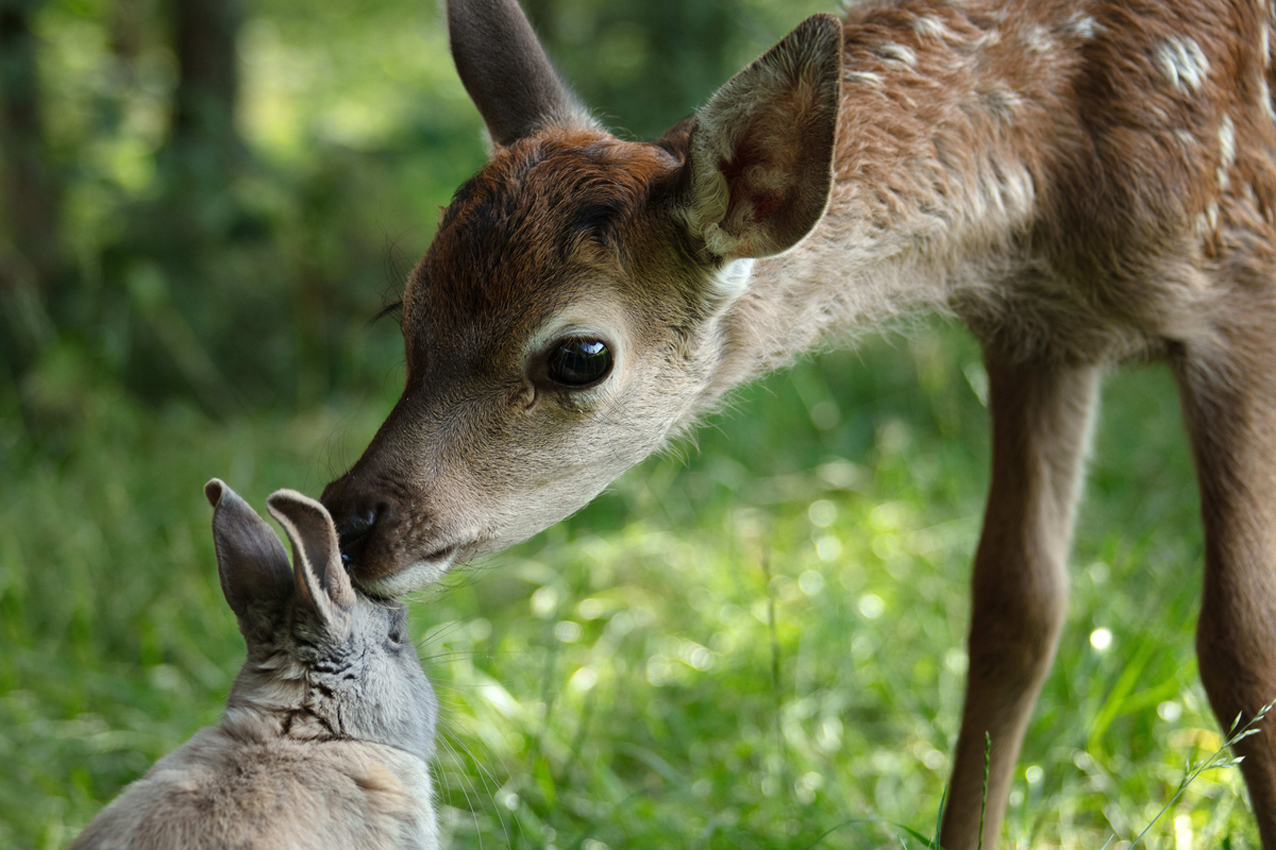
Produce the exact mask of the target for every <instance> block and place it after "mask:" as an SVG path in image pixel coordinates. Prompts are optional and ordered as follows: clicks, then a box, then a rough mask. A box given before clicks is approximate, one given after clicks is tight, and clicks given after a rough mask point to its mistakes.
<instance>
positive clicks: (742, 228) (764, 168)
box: [679, 15, 842, 261]
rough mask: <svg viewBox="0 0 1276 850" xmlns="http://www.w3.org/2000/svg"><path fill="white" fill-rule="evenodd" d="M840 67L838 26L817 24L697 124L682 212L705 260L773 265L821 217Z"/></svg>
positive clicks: (822, 19)
mask: <svg viewBox="0 0 1276 850" xmlns="http://www.w3.org/2000/svg"><path fill="white" fill-rule="evenodd" d="M841 65H842V25H841V23H840V22H839V21H838V19H837V18H836V17H834V16H833V15H815V16H814V17H811V18H808V19H807V20H805V21H803V22H802V23H801V24H799V25H798V27H797V29H795V30H793V32H791V33H789V34H788V35H787V36H786V37H785V38H784V40H783V41H781V42H780V43H779V44H777V45H776V46H775V47H773V48H771V49H770V50H769V51H767V52H766V53H765V54H763V56H762V57H761V58H759V59H758V60H757V61H755V62H754V63H753V64H752V65H750V66H749V67H747V68H745V69H744V70H743V71H741V72H740V73H739V74H737V75H736V76H735V77H733V78H732V79H731V80H730V81H729V82H728V83H727V84H726V85H724V86H723V87H722V88H721V89H719V90H718V92H717V93H716V94H715V95H714V96H713V97H712V98H711V99H710V100H709V102H708V104H706V105H705V106H704V108H702V109H701V110H700V111H699V112H698V113H697V114H696V118H695V122H694V125H693V127H692V129H691V137H690V140H689V150H688V157H687V164H686V165H685V166H684V167H685V168H686V169H687V171H686V173H685V174H684V177H683V181H682V186H683V189H682V192H681V197H680V198H679V207H680V213H681V216H682V218H683V221H684V223H685V225H686V227H687V229H688V230H689V231H691V234H692V236H694V237H696V238H697V239H698V240H700V241H701V244H703V246H704V248H705V250H706V251H707V252H708V253H709V254H710V255H712V256H713V257H715V258H717V259H719V260H721V261H727V260H733V259H741V258H746V257H769V256H774V255H775V254H779V253H782V252H784V251H786V250H788V249H789V248H792V247H793V246H794V245H796V244H797V243H798V242H799V241H800V240H801V239H802V237H804V236H806V234H808V233H809V232H810V231H811V229H812V228H813V227H815V225H816V223H817V222H818V221H819V220H820V218H821V216H823V215H824V210H825V208H826V207H827V206H828V200H829V191H830V188H831V186H832V180H833V178H832V175H833V146H834V142H835V140H836V137H837V117H838V104H839V101H840V89H841V86H840V77H841Z"/></svg>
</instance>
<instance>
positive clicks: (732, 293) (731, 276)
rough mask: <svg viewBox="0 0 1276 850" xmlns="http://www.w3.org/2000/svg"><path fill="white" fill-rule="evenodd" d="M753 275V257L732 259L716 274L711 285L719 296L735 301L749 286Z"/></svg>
mask: <svg viewBox="0 0 1276 850" xmlns="http://www.w3.org/2000/svg"><path fill="white" fill-rule="evenodd" d="M752 276H753V260H752V259H749V258H745V259H742V260H732V261H731V262H729V263H727V264H726V265H725V266H723V267H722V270H721V271H719V272H718V273H717V274H716V275H715V276H714V278H713V281H712V282H711V283H710V286H711V287H712V288H713V291H714V293H716V294H717V295H718V296H720V297H722V298H725V299H726V300H727V301H734V300H735V299H737V298H739V297H740V296H741V295H743V294H744V291H745V290H746V289H748V288H749V279H750V278H751V277H752Z"/></svg>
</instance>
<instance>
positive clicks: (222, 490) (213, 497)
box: [204, 478, 292, 625]
mask: <svg viewBox="0 0 1276 850" xmlns="http://www.w3.org/2000/svg"><path fill="white" fill-rule="evenodd" d="M204 495H205V496H206V497H207V498H208V503H209V504H210V505H212V506H213V546H214V548H215V549H216V550H217V574H218V576H219V577H220V578H221V582H222V593H223V594H225V596H226V602H227V603H228V604H229V605H230V610H232V611H234V612H235V616H236V617H238V618H239V620H240V622H241V625H242V624H244V623H245V618H246V616H247V614H248V608H249V606H250V605H251V604H253V603H258V604H260V605H264V606H266V607H270V608H275V607H278V606H279V605H281V604H283V603H284V602H285V601H286V600H287V599H288V597H289V596H291V595H292V587H291V584H292V583H291V578H292V575H291V573H292V570H291V568H289V566H288V553H287V552H285V551H284V547H283V544H282V543H280V542H279V538H278V537H277V536H275V532H273V531H271V529H270V526H269V525H266V521H265V520H263V519H262V518H261V517H259V516H258V515H257V512H256V511H254V510H253V509H252V508H251V507H249V505H248V503H247V502H245V501H244V500H243V499H241V498H240V497H239V494H238V493H236V492H235V491H234V490H232V489H230V488H229V487H227V486H226V484H225V483H224V482H222V481H221V480H220V479H217V478H214V479H213V480H212V481H209V482H208V483H207V484H205V485H204Z"/></svg>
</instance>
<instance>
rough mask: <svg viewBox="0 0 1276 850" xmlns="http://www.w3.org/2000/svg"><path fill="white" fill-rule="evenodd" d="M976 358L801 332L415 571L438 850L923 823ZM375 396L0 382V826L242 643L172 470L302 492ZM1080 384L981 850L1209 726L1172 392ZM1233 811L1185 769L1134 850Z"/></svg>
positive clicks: (156, 730)
mask: <svg viewBox="0 0 1276 850" xmlns="http://www.w3.org/2000/svg"><path fill="white" fill-rule="evenodd" d="M981 376H982V371H981V369H980V367H979V366H978V358H977V354H976V350H975V348H974V346H973V345H972V344H971V343H970V342H969V341H968V340H966V339H965V337H964V336H962V335H961V334H960V333H959V332H957V331H954V330H952V329H949V328H945V327H932V328H930V329H926V330H921V331H918V332H917V333H915V334H913V335H912V336H911V337H910V338H907V339H904V338H898V337H896V338H893V339H890V340H887V341H885V342H877V343H871V344H869V345H868V346H866V347H865V348H863V349H862V350H860V351H859V352H857V353H853V354H851V353H842V352H840V353H832V354H828V355H824V356H822V357H819V358H817V359H815V360H813V361H812V362H809V363H806V364H803V365H801V366H800V367H799V368H798V369H797V370H795V371H792V372H786V373H782V374H779V375H776V376H774V377H773V378H771V379H769V380H767V381H766V382H763V383H761V384H758V385H755V386H753V387H750V388H748V389H747V390H745V391H744V392H742V393H741V394H740V395H739V397H738V398H737V401H736V404H735V405H734V408H733V410H731V411H729V412H727V413H724V414H723V415H720V416H718V417H715V418H713V419H712V420H710V422H709V423H707V426H706V427H704V428H702V429H701V431H700V432H699V434H698V446H692V445H683V446H679V447H675V448H674V450H672V451H671V452H670V453H669V454H668V456H666V457H662V458H655V459H652V460H651V461H649V462H647V463H646V464H644V465H642V466H641V467H639V468H638V469H636V470H633V471H632V472H630V473H629V474H628V475H626V476H625V477H624V478H622V479H621V480H620V481H619V482H617V484H616V485H615V487H614V488H613V490H612V491H611V492H610V493H608V494H606V495H604V496H603V497H601V498H600V499H598V500H597V501H596V502H595V503H594V504H593V505H591V506H590V507H589V508H587V509H586V510H585V511H583V512H581V513H580V514H579V515H577V516H576V517H574V518H572V519H571V520H569V521H567V522H565V523H562V524H560V525H559V526H556V527H555V528H553V529H551V530H549V531H547V532H545V533H543V534H541V535H539V536H538V537H536V538H534V539H533V540H532V541H530V542H529V543H527V544H524V545H523V546H521V547H518V548H517V549H515V550H512V551H510V552H507V553H504V554H502V555H499V556H496V557H494V558H492V559H490V560H488V561H486V562H484V563H482V564H479V565H475V566H472V567H469V568H466V569H464V570H462V571H459V572H457V573H455V574H453V575H452V576H451V577H449V578H448V579H447V580H446V581H445V582H444V584H443V586H440V587H437V588H435V589H432V590H429V591H426V592H423V593H421V594H420V595H419V596H418V598H417V600H416V604H415V605H414V623H415V627H416V629H417V634H418V638H419V646H420V648H421V653H422V656H423V657H424V658H425V659H426V665H427V668H428V670H429V673H430V675H431V677H432V679H433V680H434V682H435V683H436V687H437V689H438V691H439V694H440V698H441V700H442V702H443V704H444V707H445V713H444V716H443V725H442V730H443V732H442V737H441V741H440V744H441V748H440V756H439V759H438V764H437V768H438V775H439V780H440V788H441V794H442V798H443V802H444V803H445V809H444V814H445V818H446V822H447V829H448V831H449V832H450V833H451V836H452V842H451V846H453V847H457V848H467V847H474V848H479V847H482V848H494V847H550V846H553V847H558V848H564V850H566V848H585V850H602V848H603V847H604V846H607V847H611V848H631V847H632V848H662V847H669V848H795V850H801V848H808V847H821V848H826V847H827V848H843V847H845V848H852V847H854V848H861V847H879V846H901V845H903V846H907V847H919V846H922V842H920V841H919V840H918V839H917V838H915V837H914V835H913V834H912V833H909V832H908V831H907V830H906V829H905V828H907V829H911V830H914V831H915V832H916V833H920V834H922V835H930V834H933V832H934V825H935V822H936V817H937V814H938V810H939V806H940V800H941V796H942V794H943V792H944V783H945V781H946V776H947V771H948V769H949V766H950V756H949V751H950V748H951V745H952V743H953V740H954V738H955V735H956V730H957V723H958V719H959V711H960V704H961V698H962V679H963V669H964V665H965V655H964V652H963V644H964V637H965V633H966V630H967V627H968V619H967V618H968V602H967V599H966V584H967V581H968V576H969V558H970V552H971V551H972V548H973V545H974V542H975V539H976V535H977V533H978V526H979V520H980V515H981V512H982V506H983V490H984V486H985V483H986V479H987V473H986V465H987V456H988V442H987V436H986V411H985V410H984V408H983V406H982V405H981V402H980V400H979V393H978V390H979V389H980V388H981ZM393 383H394V381H393V379H388V380H387V386H386V387H377V388H370V389H369V391H368V392H367V393H366V394H364V395H362V396H350V397H347V398H334V399H332V400H330V401H329V402H328V403H327V404H325V405H324V406H321V407H316V408H313V409H310V410H307V411H305V412H304V413H301V414H297V415H287V416H285V415H276V416H258V417H251V418H249V417H241V418H237V419H234V420H231V421H228V422H222V423H216V422H211V421H209V420H207V419H206V418H204V417H202V416H201V415H198V414H195V413H192V412H190V411H189V410H187V409H186V408H183V407H180V406H172V407H167V408H164V409H162V410H158V411H156V410H149V409H142V408H139V407H137V406H136V405H135V404H134V403H132V402H130V401H129V400H128V399H126V398H124V397H122V396H119V395H116V394H114V393H113V391H112V390H111V388H110V387H111V385H110V383H109V382H99V381H96V380H95V379H94V378H93V376H91V375H87V374H82V373H81V372H79V371H77V370H76V369H75V368H73V367H72V366H68V367H67V368H65V369H63V370H61V371H59V370H58V369H57V368H53V367H50V368H47V369H46V370H45V371H44V372H43V373H41V374H39V375H37V376H36V377H35V378H34V379H33V380H32V381H31V382H30V383H29V384H28V385H27V386H26V387H25V388H24V392H26V393H27V395H28V398H33V399H36V400H37V401H38V405H37V406H38V407H39V408H40V409H41V410H45V411H50V412H49V413H48V416H49V417H51V418H50V419H49V420H48V421H52V422H53V423H54V424H55V426H56V427H54V428H53V429H52V430H49V428H48V427H47V422H46V421H45V420H41V424H39V425H38V426H37V425H29V426H24V425H23V424H22V423H21V422H20V421H19V420H18V418H17V416H16V413H15V412H14V408H13V404H12V399H11V398H10V397H7V396H5V397H0V404H2V405H3V406H2V407H0V415H3V416H4V417H5V421H6V426H5V428H4V429H3V431H2V432H0V480H2V481H3V482H4V484H3V485H2V486H3V494H4V498H3V500H0V641H2V645H0V763H2V764H4V765H5V770H3V771H0V846H3V847H16V848H56V847H64V846H66V845H67V844H68V843H69V842H70V840H71V839H72V838H73V837H74V835H75V834H76V832H77V831H78V830H79V829H80V828H81V827H83V825H84V824H86V823H87V822H88V820H89V819H90V818H91V817H92V816H93V815H94V814H95V813H96V811H97V810H98V809H99V808H100V807H101V806H102V805H103V804H104V803H105V802H106V801H107V800H109V799H111V798H112V797H113V796H114V795H115V794H116V793H117V792H118V791H119V789H120V788H121V787H122V786H123V785H124V784H126V783H127V782H129V781H131V780H132V779H134V778H136V777H137V776H138V775H139V774H140V773H141V772H142V771H143V770H145V769H146V767H147V766H148V765H149V764H150V763H151V762H152V761H153V760H154V759H156V758H158V757H159V756H160V755H162V754H163V753H165V752H166V751H168V750H170V749H172V748H173V747H175V746H177V745H178V744H180V743H181V742H182V741H183V740H184V739H185V738H186V737H187V736H189V735H190V734H191V733H192V732H193V731H194V730H195V729H197V728H199V727H200V726H202V725H206V724H209V723H212V722H215V721H216V719H217V716H218V713H219V711H220V708H221V705H222V702H223V700H224V698H225V694H226V690H227V687H228V685H229V683H230V680H231V678H232V676H233V675H234V673H235V672H236V671H237V669H238V667H239V665H240V663H241V660H242V643H241V641H240V639H239V637H238V634H237V632H236V631H235V626H234V621H233V618H232V616H231V614H230V612H229V610H228V609H227V608H226V606H225V603H224V601H223V600H222V599H221V594H220V591H219V589H218V586H217V580H216V576H215V568H214V565H213V558H212V551H211V545H210V536H209V533H208V521H209V515H210V511H209V508H208V506H207V504H206V503H205V502H204V498H203V495H202V491H201V488H202V485H203V483H204V481H206V480H207V479H208V478H210V477H212V476H214V475H216V476H220V477H223V478H225V479H226V480H227V481H228V482H229V483H230V484H231V485H232V486H233V487H235V488H236V489H237V490H239V492H241V493H242V494H243V495H244V496H245V497H246V498H248V499H249V500H250V501H251V502H252V503H253V504H254V505H255V506H257V507H259V508H261V507H262V506H263V505H264V500H265V497H266V495H267V494H268V493H269V492H270V491H272V490H273V489H275V488H277V487H281V486H291V487H297V488H299V489H302V490H304V491H306V492H309V493H317V492H318V491H319V489H320V488H321V487H322V485H323V483H324V482H325V481H326V480H327V479H328V478H329V477H330V476H331V475H332V474H333V473H334V472H335V471H337V469H338V468H339V467H341V466H342V464H343V463H345V462H348V461H349V460H351V459H353V457H355V456H356V455H357V453H358V452H359V451H360V450H361V448H362V445H363V444H364V443H365V442H366V440H367V439H368V438H369V437H370V436H371V434H372V432H373V430H374V429H375V427H376V425H377V424H378V420H379V417H380V416H382V415H384V413H385V412H386V410H387V408H388V406H389V404H390V403H391V402H392V401H393V396H394V387H393V386H392V385H393ZM3 392H8V390H3ZM5 399H7V400H5ZM1104 401H1105V406H1106V408H1107V409H1106V411H1105V415H1104V417H1103V424H1102V426H1101V428H1100V430H1099V433H1098V437H1097V441H1096V449H1095V461H1094V464H1093V466H1092V471H1091V474H1090V478H1089V484H1088V488H1087V489H1088V498H1087V500H1086V502H1085V505H1084V508H1083V510H1082V512H1081V519H1080V523H1079V528H1078V534H1077V542H1076V551H1075V556H1074V558H1073V569H1072V576H1073V582H1072V598H1071V605H1070V613H1069V620H1068V625H1067V630H1066V632H1065V634H1064V637H1063V641H1062V646H1061V649H1060V654H1059V660H1058V663H1057V664H1056V667H1055V669H1054V672H1053V674H1052V675H1051V677H1050V679H1049V680H1048V682H1047V683H1046V686H1045V690H1044V693H1043V696H1042V700H1041V703H1040V704H1039V706H1038V710H1037V712H1036V714H1035V715H1034V719H1033V722H1032V725H1031V728H1030V731H1029V735H1028V740H1027V743H1026V744H1025V746H1024V751H1023V757H1022V759H1021V762H1020V765H1019V768H1018V769H1017V772H1016V776H1015V779H1016V781H1015V785H1014V791H1013V797H1012V804H1011V809H1010V815H1009V817H1008V820H1007V823H1006V827H1005V829H1004V831H1003V846H1006V847H1032V848H1049V847H1068V848H1073V847H1076V848H1082V847H1084V848H1090V847H1100V846H1102V845H1103V844H1104V842H1105V841H1107V840H1108V838H1109V837H1110V836H1111V835H1113V834H1115V835H1116V838H1117V841H1114V842H1113V844H1112V845H1111V846H1113V847H1117V846H1125V845H1123V844H1120V843H1119V842H1129V841H1132V840H1134V838H1135V836H1137V835H1138V834H1139V833H1140V831H1142V830H1143V829H1144V827H1146V826H1147V824H1148V823H1149V822H1151V821H1152V820H1153V818H1155V817H1156V815H1157V813H1158V812H1159V811H1160V810H1161V808H1162V807H1163V806H1165V804H1166V803H1167V802H1168V801H1170V800H1171V798H1172V797H1173V796H1174V794H1175V792H1176V790H1177V789H1178V784H1179V782H1180V780H1181V779H1182V777H1183V776H1184V775H1185V773H1186V772H1187V770H1188V763H1189V762H1192V761H1197V760H1200V759H1202V758H1204V757H1206V756H1207V755H1208V754H1209V753H1210V752H1212V751H1213V750H1214V749H1215V748H1217V747H1218V745H1219V744H1220V742H1221V737H1220V730H1219V728H1218V725H1217V723H1216V722H1215V720H1214V719H1213V717H1212V716H1211V715H1210V713H1209V710H1208V706H1207V705H1206V702H1205V699H1204V696H1203V693H1202V691H1201V688H1200V686H1199V684H1198V683H1197V677H1196V665H1195V660H1194V657H1193V653H1192V635H1193V629H1194V624H1195V617H1196V606H1197V602H1198V598H1199V583H1200V550H1201V534H1200V530H1199V524H1198V521H1197V519H1196V503H1195V488H1194V485H1193V483H1192V480H1191V468H1190V463H1189V460H1188V457H1187V454H1186V451H1185V448H1184V446H1183V439H1182V428H1181V426H1180V424H1179V420H1178V407H1177V402H1176V400H1175V397H1174V393H1173V386H1172V382H1171V381H1170V380H1169V377H1168V375H1167V374H1166V372H1165V371H1164V370H1163V369H1159V368H1143V369H1136V370H1127V371H1124V372H1122V373H1120V374H1118V375H1115V376H1114V377H1113V378H1112V379H1111V380H1110V381H1109V382H1108V385H1107V390H1106V392H1105V399H1104ZM816 423H818V426H817V424H816ZM36 432H38V433H39V435H40V436H39V438H38V440H37V439H36V438H35V436H34V435H35V433H36ZM37 442H38V445H36V443H37ZM1100 629H1106V630H1107V632H1108V633H1109V634H1110V635H1111V643H1110V646H1109V647H1108V648H1107V649H1106V650H1099V649H1096V648H1095V646H1094V645H1093V644H1092V642H1091V635H1092V634H1093V633H1095V632H1096V630H1100ZM1246 809H1247V804H1246V803H1245V800H1244V792H1243V786H1242V783H1241V781H1240V777H1239V775H1238V773H1237V772H1236V771H1235V770H1234V769H1220V770H1213V771H1209V772H1206V773H1205V774H1204V775H1202V776H1201V777H1200V778H1198V779H1196V780H1195V781H1194V782H1193V783H1192V784H1191V786H1190V787H1189V788H1188V789H1187V791H1186V793H1185V794H1184V795H1183V796H1182V797H1180V798H1179V799H1178V800H1177V801H1175V802H1174V804H1173V805H1172V806H1171V807H1170V809H1169V811H1167V812H1166V814H1165V815H1164V816H1163V817H1162V818H1161V819H1160V820H1158V821H1157V822H1156V825H1155V826H1153V827H1152V829H1151V830H1150V831H1149V833H1148V835H1147V836H1146V837H1145V838H1144V839H1143V842H1144V846H1147V847H1152V848H1158V847H1164V848H1171V847H1174V848H1178V847H1184V846H1189V845H1187V844H1184V843H1183V842H1184V840H1185V839H1187V838H1188V836H1189V834H1190V836H1191V841H1192V843H1191V844H1190V846H1193V847H1221V846H1232V847H1245V846H1255V847H1256V846H1257V844H1258V842H1257V838H1256V835H1255V830H1254V828H1253V826H1252V823H1251V821H1250V819H1249V816H1248V814H1247V810H1246ZM1229 843H1230V844H1229Z"/></svg>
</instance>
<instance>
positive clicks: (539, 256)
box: [405, 133, 676, 315]
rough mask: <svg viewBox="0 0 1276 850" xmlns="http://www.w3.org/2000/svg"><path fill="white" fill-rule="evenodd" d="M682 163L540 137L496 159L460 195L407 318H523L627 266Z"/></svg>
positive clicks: (417, 279)
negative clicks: (655, 202) (415, 314)
mask: <svg viewBox="0 0 1276 850" xmlns="http://www.w3.org/2000/svg"><path fill="white" fill-rule="evenodd" d="M675 166H676V162H675V161H674V160H673V158H672V157H671V156H670V155H669V154H668V153H666V152H664V151H663V150H661V149H659V148H656V147H654V146H652V145H647V144H641V143H634V142H621V141H618V140H616V139H613V138H610V137H607V136H602V135H599V134H593V133H576V134H570V135H569V134H557V135H545V136H537V137H533V138H531V139H527V140H524V141H521V142H519V143H518V144H516V145H513V146H511V147H509V148H502V149H500V150H498V151H497V153H496V154H495V155H494V157H493V159H492V161H491V162H489V163H488V165H487V166H486V167H485V168H484V169H483V170H482V171H481V172H480V173H479V174H478V175H477V176H476V177H475V178H474V179H472V180H470V181H469V182H468V183H466V184H465V185H464V186H462V187H461V189H459V190H458V191H457V194H456V197H455V198H454V200H453V202H452V204H451V205H450V206H449V207H448V209H447V211H446V212H445V213H444V216H443V221H442V224H441V225H440V228H439V232H438V234H437V235H436V236H435V239H434V242H433V244H432V245H431V246H430V249H429V251H428V252H427V253H426V255H425V257H424V258H423V259H422V261H421V264H420V265H419V266H418V267H417V269H416V271H415V272H414V274H413V277H412V280H411V281H410V283H409V286H408V292H407V293H406V296H405V302H407V303H405V307H406V309H407V310H408V312H412V311H415V310H431V311H443V312H446V313H451V314H454V315H480V314H488V313H499V312H501V311H502V309H503V308H505V307H507V306H509V305H517V309H519V310H520V311H524V310H526V309H529V308H534V307H535V306H536V305H537V304H538V303H540V302H542V301H543V300H545V299H548V300H549V301H550V302H551V303H550V304H548V305H546V306H552V302H553V300H554V299H555V295H554V290H556V289H557V288H559V287H561V286H570V285H571V284H572V283H573V282H574V280H575V279H577V278H579V277H581V276H582V275H588V274H589V273H591V272H595V271H604V270H606V269H607V268H608V267H611V268H615V267H618V266H619V265H620V264H621V263H622V261H623V257H622V256H621V255H622V251H623V249H622V248H621V245H622V244H624V243H625V242H626V240H625V239H624V238H622V237H625V236H627V235H628V231H630V230H632V229H633V228H634V227H635V226H640V224H639V223H640V221H641V220H642V218H643V213H644V212H645V211H646V210H647V209H648V206H649V204H650V203H651V199H652V196H653V193H656V192H658V191H659V190H660V189H661V187H663V186H664V185H665V184H666V183H667V182H668V180H669V179H670V175H671V174H672V173H673V171H674V168H675Z"/></svg>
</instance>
